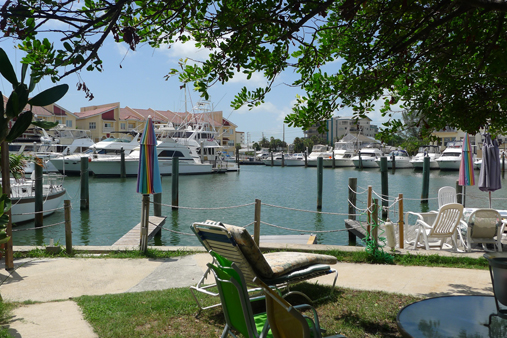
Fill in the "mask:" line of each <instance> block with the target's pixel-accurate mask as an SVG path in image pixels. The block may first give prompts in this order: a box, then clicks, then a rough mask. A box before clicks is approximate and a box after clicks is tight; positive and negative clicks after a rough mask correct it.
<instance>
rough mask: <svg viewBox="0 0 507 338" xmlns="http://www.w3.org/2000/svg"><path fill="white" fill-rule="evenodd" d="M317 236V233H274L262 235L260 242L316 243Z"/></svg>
mask: <svg viewBox="0 0 507 338" xmlns="http://www.w3.org/2000/svg"><path fill="white" fill-rule="evenodd" d="M316 239H317V236H315V235H283V236H278V235H273V236H260V242H261V243H262V244H266V243H270V244H273V243H283V244H315V240H316Z"/></svg>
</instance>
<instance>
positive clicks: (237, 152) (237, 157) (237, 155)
mask: <svg viewBox="0 0 507 338" xmlns="http://www.w3.org/2000/svg"><path fill="white" fill-rule="evenodd" d="M236 163H237V164H238V168H239V148H236Z"/></svg>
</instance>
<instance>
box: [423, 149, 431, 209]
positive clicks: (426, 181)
mask: <svg viewBox="0 0 507 338" xmlns="http://www.w3.org/2000/svg"><path fill="white" fill-rule="evenodd" d="M429 190H430V158H429V156H425V157H424V162H423V186H422V193H421V203H425V204H428V194H429Z"/></svg>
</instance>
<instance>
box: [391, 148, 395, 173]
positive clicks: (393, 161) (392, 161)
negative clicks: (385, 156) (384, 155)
mask: <svg viewBox="0 0 507 338" xmlns="http://www.w3.org/2000/svg"><path fill="white" fill-rule="evenodd" d="M391 166H392V168H393V174H394V172H395V171H396V156H395V155H394V152H393V153H392V160H391Z"/></svg>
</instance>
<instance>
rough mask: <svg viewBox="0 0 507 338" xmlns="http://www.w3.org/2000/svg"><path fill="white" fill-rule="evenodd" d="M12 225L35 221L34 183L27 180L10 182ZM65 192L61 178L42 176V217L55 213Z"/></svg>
mask: <svg viewBox="0 0 507 338" xmlns="http://www.w3.org/2000/svg"><path fill="white" fill-rule="evenodd" d="M10 188H11V190H10V191H11V195H10V198H11V202H12V208H11V216H12V223H21V222H26V221H30V220H33V219H35V213H34V212H35V181H34V180H33V179H29V178H22V179H14V178H11V180H10ZM65 193H66V190H65V188H64V187H63V176H62V175H60V174H44V175H43V178H42V200H43V210H47V211H45V212H44V213H43V214H44V216H47V215H50V214H52V213H54V212H55V210H54V209H57V208H58V207H60V204H61V203H62V201H63V199H64V197H65Z"/></svg>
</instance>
